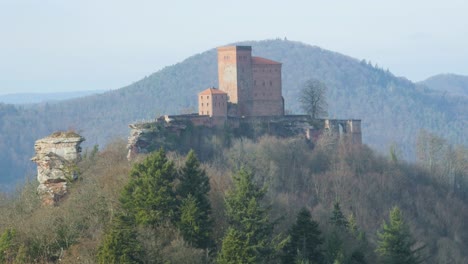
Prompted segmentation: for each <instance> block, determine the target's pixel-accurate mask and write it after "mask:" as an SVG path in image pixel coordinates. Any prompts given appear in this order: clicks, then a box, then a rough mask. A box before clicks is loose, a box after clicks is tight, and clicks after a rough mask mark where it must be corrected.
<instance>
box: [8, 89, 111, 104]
mask: <svg viewBox="0 0 468 264" xmlns="http://www.w3.org/2000/svg"><path fill="white" fill-rule="evenodd" d="M103 92H105V91H104V90H94V91H73V92H58V93H12V94H5V95H0V103H5V104H35V103H46V102H54V101H60V100H67V99H72V98H77V97H83V96H87V95H92V94H98V93H103Z"/></svg>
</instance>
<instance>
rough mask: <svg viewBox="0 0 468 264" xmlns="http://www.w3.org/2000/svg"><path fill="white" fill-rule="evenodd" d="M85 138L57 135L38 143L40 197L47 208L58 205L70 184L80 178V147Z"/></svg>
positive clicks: (54, 134) (69, 134)
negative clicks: (78, 164) (78, 163)
mask: <svg viewBox="0 0 468 264" xmlns="http://www.w3.org/2000/svg"><path fill="white" fill-rule="evenodd" d="M84 140H85V139H84V138H83V137H82V136H80V135H78V134H76V133H74V132H55V133H53V134H52V135H50V136H48V137H45V138H42V139H39V140H37V141H36V143H35V144H34V150H35V152H36V155H35V156H34V157H33V158H32V159H31V160H32V161H33V162H35V163H36V164H37V180H38V181H39V187H38V188H37V191H38V194H39V196H40V197H41V199H42V202H43V204H45V205H55V204H56V203H57V202H58V201H59V200H60V199H61V198H63V197H64V196H65V195H66V194H67V184H69V183H70V182H72V181H74V180H76V179H77V177H78V167H77V165H76V163H77V162H78V161H79V160H80V158H81V155H80V152H81V147H80V144H81V142H83V141H84Z"/></svg>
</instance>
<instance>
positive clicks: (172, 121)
mask: <svg viewBox="0 0 468 264" xmlns="http://www.w3.org/2000/svg"><path fill="white" fill-rule="evenodd" d="M218 81H219V89H217V88H214V87H211V88H208V89H205V90H203V91H201V92H200V93H198V113H194V114H186V115H165V116H161V117H159V118H157V119H156V121H155V122H149V123H136V124H130V128H131V129H132V131H131V132H130V137H129V142H128V146H127V147H128V149H129V152H128V158H129V159H131V158H132V157H134V156H135V155H136V154H138V153H147V152H150V151H151V150H150V149H149V148H150V146H153V145H154V141H155V138H157V137H159V136H161V134H160V133H159V132H158V131H157V129H156V130H155V128H158V127H159V128H161V127H164V129H165V130H167V131H170V133H172V134H178V135H180V134H182V133H183V132H184V131H185V130H186V128H187V127H189V126H196V127H204V128H215V127H222V126H227V127H230V128H233V129H237V128H240V127H242V126H245V125H247V126H249V125H250V126H263V127H267V131H265V133H268V134H273V135H276V136H283V137H286V136H304V137H305V138H307V139H308V140H310V141H316V140H317V139H318V137H320V135H321V134H323V133H329V134H331V135H334V136H335V137H336V138H339V139H346V140H348V141H349V142H350V143H352V144H361V143H362V134H361V120H358V119H312V118H311V116H309V115H285V114H284V99H283V96H282V81H281V63H280V62H276V61H273V60H270V59H266V58H261V57H254V56H252V47H250V46H226V47H220V48H218Z"/></svg>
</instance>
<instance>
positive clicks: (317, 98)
mask: <svg viewBox="0 0 468 264" xmlns="http://www.w3.org/2000/svg"><path fill="white" fill-rule="evenodd" d="M326 92H327V86H326V85H325V84H324V83H323V82H321V81H319V80H316V79H310V80H308V81H307V82H306V83H305V85H304V88H302V90H301V94H300V97H299V102H300V103H301V108H302V110H303V111H304V112H306V113H307V114H309V115H310V116H311V117H312V118H314V119H315V118H320V117H326V116H327V107H328V104H327V100H326Z"/></svg>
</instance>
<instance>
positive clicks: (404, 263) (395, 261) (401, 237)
mask: <svg viewBox="0 0 468 264" xmlns="http://www.w3.org/2000/svg"><path fill="white" fill-rule="evenodd" d="M377 236H378V238H379V241H378V246H377V249H376V252H377V253H378V254H379V255H380V256H381V258H382V261H383V262H384V263H388V264H413V263H420V262H421V258H420V256H419V255H418V253H419V251H420V249H421V248H418V249H416V250H414V245H415V241H414V239H413V238H412V236H411V234H410V231H409V228H408V226H407V225H406V223H405V222H404V220H403V215H402V213H401V211H400V209H399V208H398V207H396V206H395V207H393V209H392V210H391V211H390V221H389V223H388V224H387V223H386V222H385V221H384V223H383V225H382V231H381V232H379V233H377Z"/></svg>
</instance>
